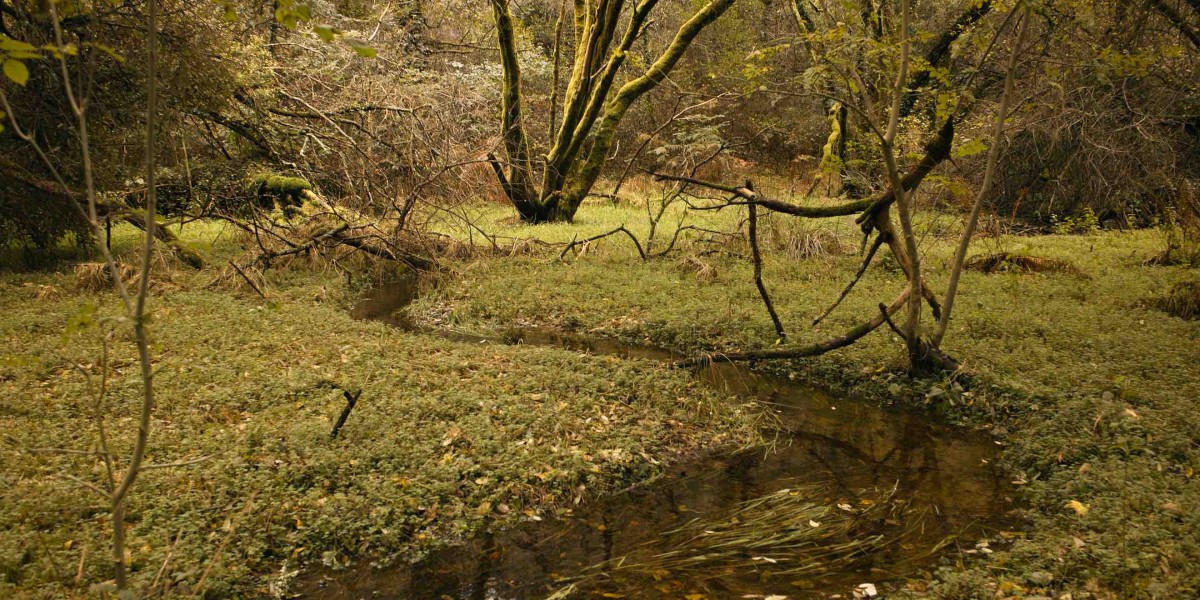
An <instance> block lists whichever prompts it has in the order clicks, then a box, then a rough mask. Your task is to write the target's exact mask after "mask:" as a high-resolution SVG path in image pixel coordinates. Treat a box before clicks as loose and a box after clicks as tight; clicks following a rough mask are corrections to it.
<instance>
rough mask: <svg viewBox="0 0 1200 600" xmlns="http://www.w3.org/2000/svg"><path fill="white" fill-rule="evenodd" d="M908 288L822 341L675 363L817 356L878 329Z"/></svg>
mask: <svg viewBox="0 0 1200 600" xmlns="http://www.w3.org/2000/svg"><path fill="white" fill-rule="evenodd" d="M910 292H911V290H907V289H906V290H905V291H904V292H902V293H901V294H900V295H899V296H897V297H896V299H895V300H892V303H891V304H890V305H888V306H887V307H886V309H885V310H884V311H882V312H881V313H880V314H878V315H875V316H874V317H872V318H871V319H870V320H868V321H866V322H865V323H862V324H860V325H858V326H857V327H854V328H853V329H851V330H849V331H847V332H846V333H844V334H842V335H840V336H838V337H835V338H832V339H828V340H825V341H824V342H820V343H817V344H812V345H809V346H801V347H799V348H772V349H770V350H757V351H750V352H734V353H711V354H704V355H701V356H697V357H694V358H689V359H685V360H681V361H676V362H675V363H674V366H675V367H677V368H687V367H702V366H705V365H710V364H716V363H729V362H747V361H754V360H780V359H792V358H808V357H812V356H820V355H822V354H825V353H827V352H831V351H833V350H837V349H838V348H845V347H846V346H849V345H850V344H853V343H854V342H856V341H858V340H859V339H860V338H862V337H863V336H865V335H867V334H868V333H871V332H872V331H875V330H876V329H878V328H879V326H880V325H883V322H884V316H885V315H886V316H887V317H891V315H892V314H893V313H895V312H896V311H897V310H900V307H902V306H904V303H905V302H906V301H907V300H908V296H909V294H910Z"/></svg>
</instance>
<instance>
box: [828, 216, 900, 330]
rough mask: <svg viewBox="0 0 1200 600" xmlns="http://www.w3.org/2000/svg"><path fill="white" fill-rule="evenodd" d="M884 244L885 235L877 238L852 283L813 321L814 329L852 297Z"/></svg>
mask: <svg viewBox="0 0 1200 600" xmlns="http://www.w3.org/2000/svg"><path fill="white" fill-rule="evenodd" d="M883 242H884V237H883V234H879V235H876V236H875V241H874V242H873V243H872V244H871V249H870V250H868V251H867V256H866V258H864V259H863V262H862V265H860V266H859V267H858V272H857V273H855V274H854V278H853V279H851V280H850V283H848V284H846V288H845V289H843V290H842V293H841V295H839V296H838V298H837V300H835V301H834V302H833V304H832V305H830V307H829V308H827V309H825V312H823V313H821V315H820V316H819V317H817V318H815V319H813V322H812V324H813V326H814V327H816V326H817V325H819V324H820V323H821V321H823V320H825V317H828V316H829V314H830V313H832V312H833V310H834V309H835V308H837V307H838V305H840V304H841V303H842V300H845V299H846V296H849V295H850V291H851V290H853V289H854V286H855V285H856V284H858V280H860V279H862V276H863V274H865V273H866V272H867V267H869V266H871V259H873V258H875V253H876V252H878V251H879V247H880V246H882V245H883Z"/></svg>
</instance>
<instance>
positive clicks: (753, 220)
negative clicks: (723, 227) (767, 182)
mask: <svg viewBox="0 0 1200 600" xmlns="http://www.w3.org/2000/svg"><path fill="white" fill-rule="evenodd" d="M746 189H747V190H750V191H751V192H753V190H754V184H753V183H751V182H750V181H749V180H747V181H746ZM747 208H748V210H749V212H750V219H749V221H748V225H747V230H748V235H749V237H750V256H751V258H752V259H753V261H754V285H755V286H756V287H758V294H759V295H760V296H762V300H763V305H765V306H766V307H767V314H769V315H771V323H773V324H774V325H775V333H776V335H778V336H779V340H780V342H785V341H787V333H786V332H785V331H784V329H783V322H782V321H780V320H779V315H778V314H777V313H776V312H775V305H774V304H772V303H771V295H770V294H768V293H767V286H766V285H765V284H764V283H763V278H762V252H760V251H759V249H758V206H757V205H756V204H755V203H753V202H751V203H750V205H749V206H748V207H747Z"/></svg>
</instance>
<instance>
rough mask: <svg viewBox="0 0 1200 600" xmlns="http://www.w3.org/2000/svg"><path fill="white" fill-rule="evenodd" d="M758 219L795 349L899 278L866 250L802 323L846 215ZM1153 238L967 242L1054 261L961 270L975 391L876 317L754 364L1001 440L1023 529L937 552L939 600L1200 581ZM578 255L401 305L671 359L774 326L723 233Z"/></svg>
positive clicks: (639, 213) (871, 304)
mask: <svg viewBox="0 0 1200 600" xmlns="http://www.w3.org/2000/svg"><path fill="white" fill-rule="evenodd" d="M480 210H481V212H480V213H479V214H477V215H475V220H476V223H477V224H478V225H479V226H480V228H482V229H484V230H487V231H507V232H509V233H510V234H511V235H522V234H523V235H524V236H525V237H530V236H536V237H537V238H539V239H542V240H544V241H550V242H565V241H569V240H572V239H576V238H578V239H584V238H587V237H589V236H592V235H597V234H599V233H603V232H606V231H610V230H612V229H613V228H615V227H617V226H619V225H621V224H625V225H627V226H628V227H629V228H630V229H631V230H632V231H633V232H634V233H635V234H636V235H637V236H638V237H639V239H641V240H642V243H643V244H645V239H646V234H647V230H646V225H645V223H646V221H647V218H646V215H645V212H644V210H640V209H637V208H612V207H609V206H595V207H591V208H590V209H589V208H588V207H585V208H584V209H582V210H581V211H580V216H579V219H578V222H577V223H576V224H575V225H573V226H568V225H545V226H537V227H533V228H524V229H514V226H513V225H511V223H512V220H511V218H510V217H509V216H508V215H507V214H506V213H505V212H503V211H499V212H495V213H494V215H495V216H494V217H492V216H491V215H492V214H493V213H488V212H487V211H485V210H484V209H480ZM497 210H498V209H497ZM489 218H492V219H494V223H493V222H489ZM704 218H707V219H710V222H709V223H706V224H705V225H706V226H708V227H714V228H716V229H723V230H729V229H730V227H729V225H730V224H731V223H732V222H733V221H732V219H733V218H735V217H732V216H707V217H704ZM721 219H726V220H727V221H726V222H725V226H724V227H721V226H720V220H721ZM692 222H694V221H692ZM639 223H641V225H638V224H639ZM958 226H959V224H958V221H957V218H955V217H950V216H945V215H936V214H935V215H932V216H931V215H925V216H924V217H923V218H922V219H921V220H920V222H919V223H918V230H919V231H920V232H922V243H921V246H922V249H923V251H924V252H926V253H927V256H928V258H926V260H925V268H926V274H927V277H928V281H929V283H930V284H931V285H932V286H933V288H934V289H936V290H942V289H944V288H945V281H946V278H947V276H948V268H947V265H948V263H949V261H950V259H951V257H952V255H953V248H954V243H955V240H954V239H953V237H952V236H953V235H954V233H955V232H957V231H958ZM662 227H663V228H664V231H665V233H664V232H663V231H660V232H659V233H658V237H659V238H660V239H661V240H663V241H662V243H661V244H665V243H667V242H668V241H669V239H670V237H671V233H672V232H673V230H674V228H675V222H674V221H672V220H671V219H670V218H668V219H665V220H664V225H663V226H662ZM762 227H763V229H764V248H765V249H764V255H765V261H766V265H765V268H764V278H765V281H766V285H767V287H768V289H769V290H770V292H771V295H772V298H773V300H774V303H775V306H776V309H777V310H778V312H779V315H780V317H781V320H782V321H783V323H784V326H785V330H786V332H787V334H788V342H789V343H793V344H797V345H803V344H805V343H812V342H817V341H822V340H824V339H828V338H830V337H833V336H835V335H838V334H840V333H841V332H843V331H845V330H847V329H849V328H850V327H852V326H854V325H855V324H857V323H859V322H861V321H862V320H865V319H866V318H868V317H869V315H871V314H872V313H873V312H874V311H875V310H877V309H876V308H875V307H876V306H877V305H878V303H879V302H888V301H890V300H891V299H892V298H893V297H894V296H895V295H896V294H897V293H898V292H899V290H900V289H901V287H902V286H903V275H902V273H901V272H900V271H899V269H898V268H896V266H895V264H894V263H892V262H891V260H890V258H884V259H882V260H881V259H880V258H876V266H873V267H872V268H871V269H870V270H869V271H868V272H867V273H866V275H865V276H864V277H863V279H862V281H861V282H860V283H859V284H858V286H857V288H856V289H855V290H854V291H853V293H852V294H851V295H850V296H849V297H848V298H847V299H846V301H845V302H844V303H843V304H842V305H841V306H840V307H839V308H838V309H837V310H836V311H835V312H834V313H833V314H832V315H831V316H830V317H828V318H827V320H826V321H825V322H823V323H821V324H820V325H819V326H817V327H813V326H812V325H811V323H812V321H813V319H814V317H816V316H817V315H818V314H820V313H821V312H823V310H824V309H825V308H826V307H827V306H829V305H830V304H831V303H832V302H833V300H834V298H836V297H837V295H838V293H839V292H840V291H841V290H842V288H843V287H844V286H845V285H846V283H847V282H848V281H849V280H850V278H851V277H852V275H853V273H854V272H855V270H856V269H857V267H858V265H859V263H860V261H861V258H860V257H859V255H858V244H859V243H860V241H861V240H860V237H859V235H858V234H857V230H856V228H855V226H854V225H853V223H852V218H846V219H844V220H836V219H835V220H824V221H823V222H821V223H819V224H812V222H811V221H810V222H808V224H805V223H799V222H798V220H794V219H785V218H780V217H778V216H775V217H773V218H770V219H768V220H767V222H766V224H765V226H762ZM780 234H786V235H780ZM1162 240H1163V238H1162V234H1161V233H1160V232H1157V231H1154V230H1142V231H1132V232H1119V231H1104V232H1100V231H1094V232H1090V233H1088V234H1085V235H1057V234H1056V235H1041V236H996V237H986V238H982V239H979V240H977V241H976V242H975V244H974V245H973V248H972V252H971V255H975V254H986V253H998V252H1008V253H1010V254H1011V255H1017V256H1033V257H1038V258H1039V259H1049V260H1043V261H1040V262H1041V263H1042V264H1045V265H1051V266H1052V267H1057V269H1054V270H1052V271H1051V272H1041V273H1023V272H1005V273H993V274H984V273H980V272H967V273H966V274H965V275H964V277H963V281H962V286H961V291H960V296H959V300H958V304H957V306H956V308H957V310H956V314H955V319H954V322H953V324H952V326H951V328H950V331H949V333H948V334H947V337H946V342H945V348H946V350H947V351H949V352H950V353H951V354H952V355H953V356H955V357H956V358H958V359H959V360H960V361H961V362H962V364H963V365H964V367H965V369H966V370H967V371H969V372H970V373H971V374H972V376H973V379H974V380H975V385H974V386H972V387H971V388H970V389H969V390H961V389H959V387H958V386H956V385H955V384H954V382H950V381H928V380H926V381H915V380H912V379H910V378H909V377H907V376H906V375H904V374H903V372H902V367H903V361H904V356H903V343H902V342H901V341H900V340H899V339H898V338H897V337H896V336H894V335H892V334H891V333H890V332H887V331H886V330H882V331H877V332H875V333H873V334H871V335H870V336H868V337H866V338H864V339H863V340H861V341H859V342H858V343H856V344H855V345H854V346H852V347H850V348H847V349H843V350H839V351H836V352H833V353H831V354H827V355H825V356H822V357H819V358H814V359H807V360H803V361H790V362H779V363H760V364H759V367H761V368H764V369H768V370H772V371H777V372H781V373H783V374H786V375H788V376H791V377H793V378H796V379H799V380H803V381H807V382H810V383H813V384H815V385H818V386H822V387H825V388H828V389H830V390H832V391H836V392H842V393H848V394H853V395H855V396H859V397H865V398H869V399H873V400H876V401H878V402H880V403H883V404H889V405H899V406H904V407H908V408H910V409H912V410H918V411H928V412H929V413H931V414H933V415H936V418H937V419H938V420H941V421H943V422H949V423H959V424H962V425H964V426H968V427H976V428H982V429H986V430H989V431H990V432H991V433H992V434H993V435H995V436H996V438H997V439H998V440H999V441H1000V442H1002V443H1003V444H1004V445H1005V450H1004V452H1003V454H1002V466H1003V468H1004V469H1006V471H1007V472H1009V473H1010V474H1011V476H1012V480H1013V482H1014V485H1015V486H1016V487H1017V489H1018V496H1017V505H1018V506H1020V507H1021V508H1020V510H1019V513H1020V515H1021V517H1023V518H1024V519H1025V520H1026V521H1027V523H1028V524H1029V527H1028V537H1027V538H1026V539H1024V540H1021V541H1019V542H1018V543H1016V544H1015V545H1014V546H1013V547H1012V548H1011V549H1009V550H1006V551H1003V552H996V553H993V554H986V555H979V556H976V557H974V559H973V560H968V561H967V562H965V563H958V564H951V565H949V566H948V567H947V569H946V570H945V571H944V572H943V573H941V575H940V576H939V578H938V579H940V580H941V581H940V583H937V584H935V585H933V586H932V588H931V589H929V590H928V593H930V594H932V595H933V596H934V597H940V598H947V599H950V598H954V599H957V598H971V599H973V598H981V599H982V598H993V597H1001V598H1003V597H1027V596H1039V595H1042V596H1047V597H1054V598H1074V600H1080V599H1081V598H1121V599H1125V598H1190V597H1196V595H1197V594H1200V481H1198V478H1197V476H1196V474H1197V471H1200V433H1198V432H1200V365H1198V363H1200V322H1198V321H1186V320H1183V319H1180V318H1176V317H1173V316H1170V315H1168V314H1166V313H1164V312H1161V311H1159V310H1156V309H1155V308H1152V307H1151V303H1152V302H1153V300H1154V299H1155V298H1159V297H1162V296H1163V295H1164V294H1166V293H1167V292H1168V290H1170V289H1171V287H1172V286H1173V285H1174V284H1176V283H1177V282H1180V281H1186V280H1193V279H1196V274H1195V273H1194V271H1190V270H1189V269H1187V268H1183V267H1157V266H1147V265H1146V264H1145V261H1146V259H1148V258H1150V257H1152V256H1154V255H1155V254H1156V253H1158V252H1160V251H1161V249H1162V247H1163V241H1162ZM659 247H662V245H660V246H659ZM587 250H588V251H587V252H586V253H584V254H582V255H579V256H576V255H575V254H574V253H569V254H567V256H566V257H565V260H561V261H559V260H553V258H554V257H556V256H557V255H558V253H557V252H555V253H554V255H553V256H552V257H551V259H550V260H548V259H547V258H546V257H544V256H531V257H521V256H517V257H513V258H505V259H504V260H495V259H482V260H474V261H464V262H463V263H461V264H457V265H455V273H454V274H453V275H452V276H450V277H448V281H447V283H446V284H444V285H441V286H439V287H438V288H437V289H436V290H435V291H432V292H430V293H427V294H425V295H424V296H423V297H422V298H421V299H419V300H418V302H417V305H416V306H414V314H415V315H416V317H417V318H419V319H423V320H424V322H426V323H428V324H430V325H433V326H438V327H453V328H458V329H462V330H466V331H473V332H479V333H486V332H488V331H489V330H491V331H495V330H501V331H502V330H504V329H505V328H511V327H530V326H535V327H542V328H546V327H549V328H558V329H563V330H566V331H572V332H586V334H588V335H595V336H608V337H613V338H619V339H622V340H626V341H632V342H638V343H644V344H650V345H654V346H659V347H664V348H668V349H671V350H674V351H678V352H684V353H699V352H711V351H730V350H747V349H757V348H764V347H768V346H771V345H773V343H774V342H775V340H776V334H775V331H774V328H773V327H772V324H771V321H770V320H769V318H768V315H767V313H766V311H765V309H764V308H763V305H762V301H761V300H760V298H759V295H758V292H757V291H756V289H755V286H754V283H753V278H752V277H753V275H752V269H751V265H750V263H749V261H748V260H747V259H746V258H744V257H743V256H731V255H729V254H727V253H726V251H729V252H733V253H738V254H745V252H746V250H745V244H744V242H738V243H722V242H721V241H720V240H716V241H714V243H712V244H709V245H694V246H692V247H691V248H690V249H688V250H685V251H684V252H683V253H682V254H676V255H673V256H672V257H671V258H665V259H655V260H649V261H645V262H643V261H641V260H639V258H638V254H637V252H636V250H635V249H634V247H633V244H632V243H631V242H630V240H629V239H628V238H627V237H625V236H623V235H617V236H613V237H609V238H605V239H603V240H601V241H597V242H593V243H592V244H590V246H589V248H588V249H587ZM704 250H708V252H707V253H705V252H702V251H704ZM881 254H882V253H881ZM681 256H682V257H683V258H681ZM1055 261H1061V262H1057V263H1056V262H1055ZM966 558H968V559H971V557H966ZM914 587H915V588H916V589H921V590H924V589H925V586H924V584H923V583H918V584H917V585H915V586H914Z"/></svg>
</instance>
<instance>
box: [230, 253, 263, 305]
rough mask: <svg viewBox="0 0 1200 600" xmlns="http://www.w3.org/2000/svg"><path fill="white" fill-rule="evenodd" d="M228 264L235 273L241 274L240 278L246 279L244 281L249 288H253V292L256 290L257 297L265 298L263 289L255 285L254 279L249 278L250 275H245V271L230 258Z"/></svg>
mask: <svg viewBox="0 0 1200 600" xmlns="http://www.w3.org/2000/svg"><path fill="white" fill-rule="evenodd" d="M229 266H231V267H233V270H234V271H237V274H238V275H241V276H242V279H244V280H246V283H248V284H250V287H251V289H253V290H254V291H255V292H257V293H258V295H259V297H261V298H262V299H263V300H266V299H267V295H266V294H264V293H263V291H262V290H260V289H259V288H258V286H257V285H255V283H254V281H253V280H251V279H250V276H249V275H247V274H246V272H245V271H243V270H242V268H241V267H239V266H238V265H237V263H235V262H233V261H232V260H231V261H229Z"/></svg>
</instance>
